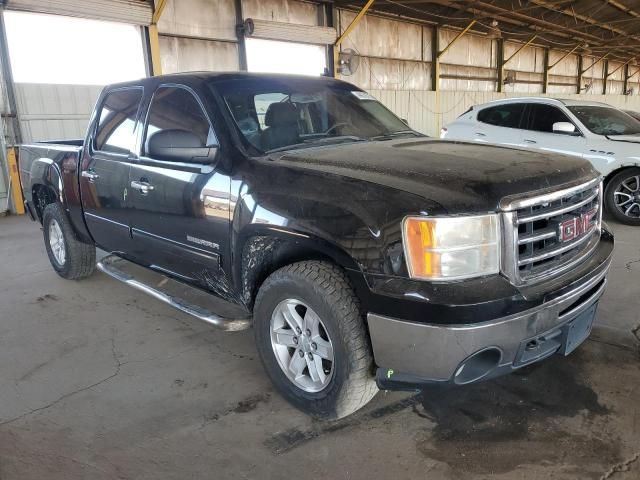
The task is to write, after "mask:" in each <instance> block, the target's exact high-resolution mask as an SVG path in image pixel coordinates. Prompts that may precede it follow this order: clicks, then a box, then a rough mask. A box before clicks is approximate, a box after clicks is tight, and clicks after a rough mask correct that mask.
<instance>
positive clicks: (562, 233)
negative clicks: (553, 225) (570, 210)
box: [558, 208, 597, 242]
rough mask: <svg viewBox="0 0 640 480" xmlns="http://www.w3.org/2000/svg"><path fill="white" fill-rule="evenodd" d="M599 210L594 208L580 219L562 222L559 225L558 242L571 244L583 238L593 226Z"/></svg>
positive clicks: (575, 218)
mask: <svg viewBox="0 0 640 480" xmlns="http://www.w3.org/2000/svg"><path fill="white" fill-rule="evenodd" d="M596 213H597V210H596V209H595V208H594V209H592V210H589V211H588V212H586V213H583V214H581V215H580V216H579V217H573V218H569V219H568V220H564V221H562V222H560V224H559V225H558V240H560V241H561V242H570V241H571V240H575V239H576V238H578V237H581V236H583V235H584V234H585V233H587V232H588V231H589V230H590V229H591V227H592V226H593V217H595V216H596Z"/></svg>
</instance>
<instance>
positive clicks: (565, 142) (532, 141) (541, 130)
mask: <svg viewBox="0 0 640 480" xmlns="http://www.w3.org/2000/svg"><path fill="white" fill-rule="evenodd" d="M525 115H526V117H527V120H526V123H525V130H524V136H523V144H524V146H525V147H527V148H532V149H536V150H542V151H545V152H554V153H562V154H564V155H571V156H574V157H582V156H583V155H584V151H585V147H586V145H587V140H586V139H585V137H584V136H583V135H582V134H581V133H580V131H579V130H578V128H577V127H576V132H575V134H574V135H572V134H567V133H555V132H554V131H553V124H554V123H557V122H567V123H573V122H572V121H571V120H570V119H569V117H568V116H567V115H565V113H564V112H563V111H562V110H560V109H559V108H558V107H556V106H554V105H547V104H544V103H532V104H530V105H529V106H528V107H527V113H526V114H525ZM574 126H575V124H574Z"/></svg>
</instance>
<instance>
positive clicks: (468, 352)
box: [367, 260, 610, 383]
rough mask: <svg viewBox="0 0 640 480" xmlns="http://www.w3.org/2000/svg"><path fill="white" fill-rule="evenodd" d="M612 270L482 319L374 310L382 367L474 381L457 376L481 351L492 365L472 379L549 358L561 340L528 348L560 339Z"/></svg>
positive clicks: (389, 372)
mask: <svg viewBox="0 0 640 480" xmlns="http://www.w3.org/2000/svg"><path fill="white" fill-rule="evenodd" d="M609 262H610V260H609ZM608 270H609V264H607V265H606V268H604V269H602V271H600V272H599V273H598V274H597V275H595V276H594V277H592V278H590V279H588V280H587V281H585V282H584V283H582V284H580V285H579V286H577V287H576V288H575V289H574V290H571V291H569V292H567V293H565V294H563V295H561V296H559V297H557V298H554V299H553V300H550V301H548V302H545V303H543V304H542V305H540V306H538V307H536V308H532V309H530V310H527V311H525V312H520V313H518V314H515V315H512V316H508V317H504V318H500V319H497V320H492V321H488V322H482V323H477V324H469V325H466V324H465V325H433V324H427V323H414V322H407V321H403V320H397V319H394V318H389V317H384V316H380V315H376V314H374V313H369V314H368V315H367V319H368V323H369V332H370V335H371V342H372V346H373V353H374V357H375V362H376V364H377V365H378V366H379V367H380V369H379V372H380V371H383V372H385V377H386V378H387V379H390V380H394V379H396V378H401V377H402V376H404V378H407V377H411V378H414V379H420V380H421V381H424V382H426V383H429V382H438V383H440V382H455V383H470V381H469V382H468V381H457V380H456V377H455V376H456V374H457V375H460V372H461V371H462V369H461V367H462V365H463V363H464V362H465V361H467V360H468V359H469V358H471V357H472V356H474V355H476V354H478V353H479V352H483V351H486V352H489V351H490V352H492V354H491V355H487V356H486V357H487V359H486V361H488V362H490V363H491V364H490V365H489V367H490V368H489V367H487V371H486V372H485V374H483V375H480V376H479V377H478V378H473V379H472V380H471V381H476V380H480V379H481V378H486V377H490V376H494V375H497V374H499V373H507V372H508V371H510V370H511V369H514V368H518V367H521V366H524V365H527V364H530V363H533V362H535V361H538V360H541V359H542V358H546V357H548V356H549V355H551V354H553V353H555V352H556V351H558V349H559V348H560V344H559V343H557V342H556V343H557V346H556V347H555V348H551V347H552V346H553V343H552V342H549V343H548V344H547V346H546V349H543V350H541V351H540V352H539V353H540V354H539V355H536V352H535V351H534V349H529V348H528V347H529V345H536V344H531V342H533V341H536V340H537V339H539V338H541V339H542V340H543V343H544V340H545V339H546V338H556V339H557V336H558V334H559V333H560V329H562V328H563V327H564V326H566V325H568V324H570V322H571V321H572V320H574V319H576V317H578V316H579V315H580V314H581V313H583V312H586V311H587V310H588V309H590V308H591V307H592V306H594V304H595V303H596V302H597V301H598V299H599V298H600V296H601V295H602V294H603V292H604V288H605V284H606V275H607V272H608ZM585 295H586V298H583V297H584V296H585ZM545 336H546V337H545ZM525 347H527V348H525ZM550 348H551V350H550ZM403 381H406V380H403Z"/></svg>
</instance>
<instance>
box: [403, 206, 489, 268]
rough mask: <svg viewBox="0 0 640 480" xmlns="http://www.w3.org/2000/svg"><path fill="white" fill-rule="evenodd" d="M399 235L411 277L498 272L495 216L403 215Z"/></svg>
mask: <svg viewBox="0 0 640 480" xmlns="http://www.w3.org/2000/svg"><path fill="white" fill-rule="evenodd" d="M402 236H403V243H404V252H405V257H406V260H407V268H408V269H409V275H410V276H411V278H416V279H420V280H460V279H463V278H471V277H479V276H483V275H491V274H495V273H498V272H499V271H500V221H499V218H498V215H495V214H491V215H480V216H470V217H407V218H405V219H404V221H403V224H402Z"/></svg>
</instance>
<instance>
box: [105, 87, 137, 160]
mask: <svg viewBox="0 0 640 480" xmlns="http://www.w3.org/2000/svg"><path fill="white" fill-rule="evenodd" d="M141 100H142V89H141V88H127V89H122V90H115V91H113V92H110V93H108V94H107V96H106V97H105V99H104V102H103V103H102V107H101V109H100V118H99V120H98V127H97V129H96V137H95V144H94V146H95V148H96V150H102V151H104V152H110V153H119V154H124V155H128V154H129V153H131V152H133V151H134V150H135V146H136V135H135V126H136V119H137V115H138V108H139V107H140V101H141Z"/></svg>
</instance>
